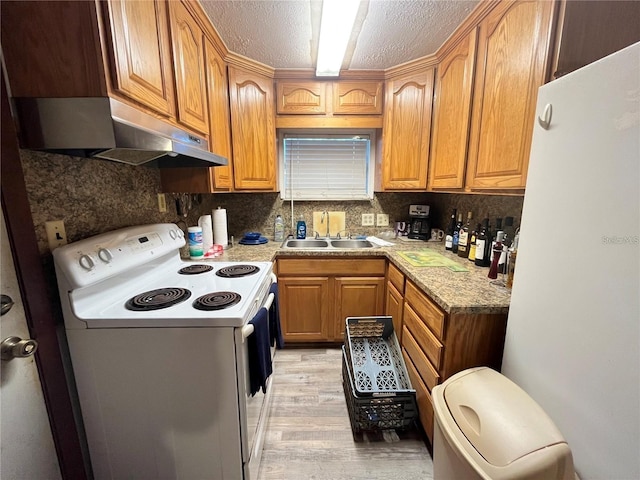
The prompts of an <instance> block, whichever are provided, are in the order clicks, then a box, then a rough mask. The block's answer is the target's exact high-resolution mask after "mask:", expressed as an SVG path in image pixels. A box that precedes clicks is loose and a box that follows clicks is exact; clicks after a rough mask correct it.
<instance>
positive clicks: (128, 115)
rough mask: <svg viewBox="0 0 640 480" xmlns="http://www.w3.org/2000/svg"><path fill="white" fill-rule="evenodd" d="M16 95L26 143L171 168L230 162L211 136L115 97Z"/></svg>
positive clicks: (24, 145)
mask: <svg viewBox="0 0 640 480" xmlns="http://www.w3.org/2000/svg"><path fill="white" fill-rule="evenodd" d="M13 100H14V104H15V107H16V113H17V115H18V119H19V122H20V143H21V147H22V148H26V149H30V150H44V151H48V152H55V153H61V154H65V155H73V156H81V157H93V158H102V159H105V160H113V161H116V162H122V163H128V164H130V165H142V164H145V165H148V166H158V167H165V168H175V167H215V166H218V165H227V163H228V162H227V159H226V158H224V157H221V156H218V155H215V154H213V153H211V152H209V151H208V150H209V144H208V142H207V140H206V139H205V138H203V137H199V136H197V135H193V134H191V133H187V132H185V131H184V130H181V129H179V128H177V127H174V126H173V125H170V124H168V123H167V122H165V121H163V120H161V119H159V118H155V117H153V116H151V115H149V114H147V113H144V112H142V111H140V110H137V109H135V108H133V107H131V106H129V105H126V104H124V103H122V102H119V101H117V100H114V99H112V98H107V97H95V98H94V97H91V98H86V97H85V98H14V99H13Z"/></svg>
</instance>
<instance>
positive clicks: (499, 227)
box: [489, 218, 504, 265]
mask: <svg viewBox="0 0 640 480" xmlns="http://www.w3.org/2000/svg"><path fill="white" fill-rule="evenodd" d="M496 232H502V233H503V234H504V230H502V218H496ZM491 238H493V241H492V242H491V247H490V249H489V255H490V257H489V265H491V262H493V247H494V245H495V244H496V237H491Z"/></svg>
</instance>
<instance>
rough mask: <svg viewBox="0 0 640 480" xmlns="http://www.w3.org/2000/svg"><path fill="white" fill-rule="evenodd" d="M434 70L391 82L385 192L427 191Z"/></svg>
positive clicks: (386, 111)
mask: <svg viewBox="0 0 640 480" xmlns="http://www.w3.org/2000/svg"><path fill="white" fill-rule="evenodd" d="M433 75H434V73H433V68H428V69H425V70H424V71H421V72H417V73H412V74H408V75H403V76H400V77H396V78H392V79H389V80H388V81H387V88H386V96H385V108H384V130H383V139H382V143H383V156H382V189H383V190H425V189H426V188H427V165H428V161H429V136H430V132H431V100H432V98H433Z"/></svg>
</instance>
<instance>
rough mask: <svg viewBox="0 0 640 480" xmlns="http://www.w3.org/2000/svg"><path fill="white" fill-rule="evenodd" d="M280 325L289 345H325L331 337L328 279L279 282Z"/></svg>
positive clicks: (292, 279) (282, 278) (310, 278)
mask: <svg viewBox="0 0 640 480" xmlns="http://www.w3.org/2000/svg"><path fill="white" fill-rule="evenodd" d="M278 295H279V301H280V305H281V307H280V323H281V325H282V332H283V335H284V338H285V341H287V342H324V341H329V340H330V338H331V334H332V333H333V332H332V331H331V329H330V326H331V325H330V322H329V311H328V309H327V308H326V307H327V305H328V304H329V278H328V277H300V278H286V277H280V278H279V279H278Z"/></svg>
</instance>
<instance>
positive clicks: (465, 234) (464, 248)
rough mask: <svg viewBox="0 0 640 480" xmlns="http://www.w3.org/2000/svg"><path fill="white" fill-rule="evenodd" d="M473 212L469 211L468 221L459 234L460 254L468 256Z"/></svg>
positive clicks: (460, 255) (463, 256) (464, 256)
mask: <svg viewBox="0 0 640 480" xmlns="http://www.w3.org/2000/svg"><path fill="white" fill-rule="evenodd" d="M471 217H472V213H471V212H467V223H465V224H464V227H462V228H461V229H460V235H459V236H458V256H459V257H462V258H467V257H468V256H469V230H470V229H471Z"/></svg>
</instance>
